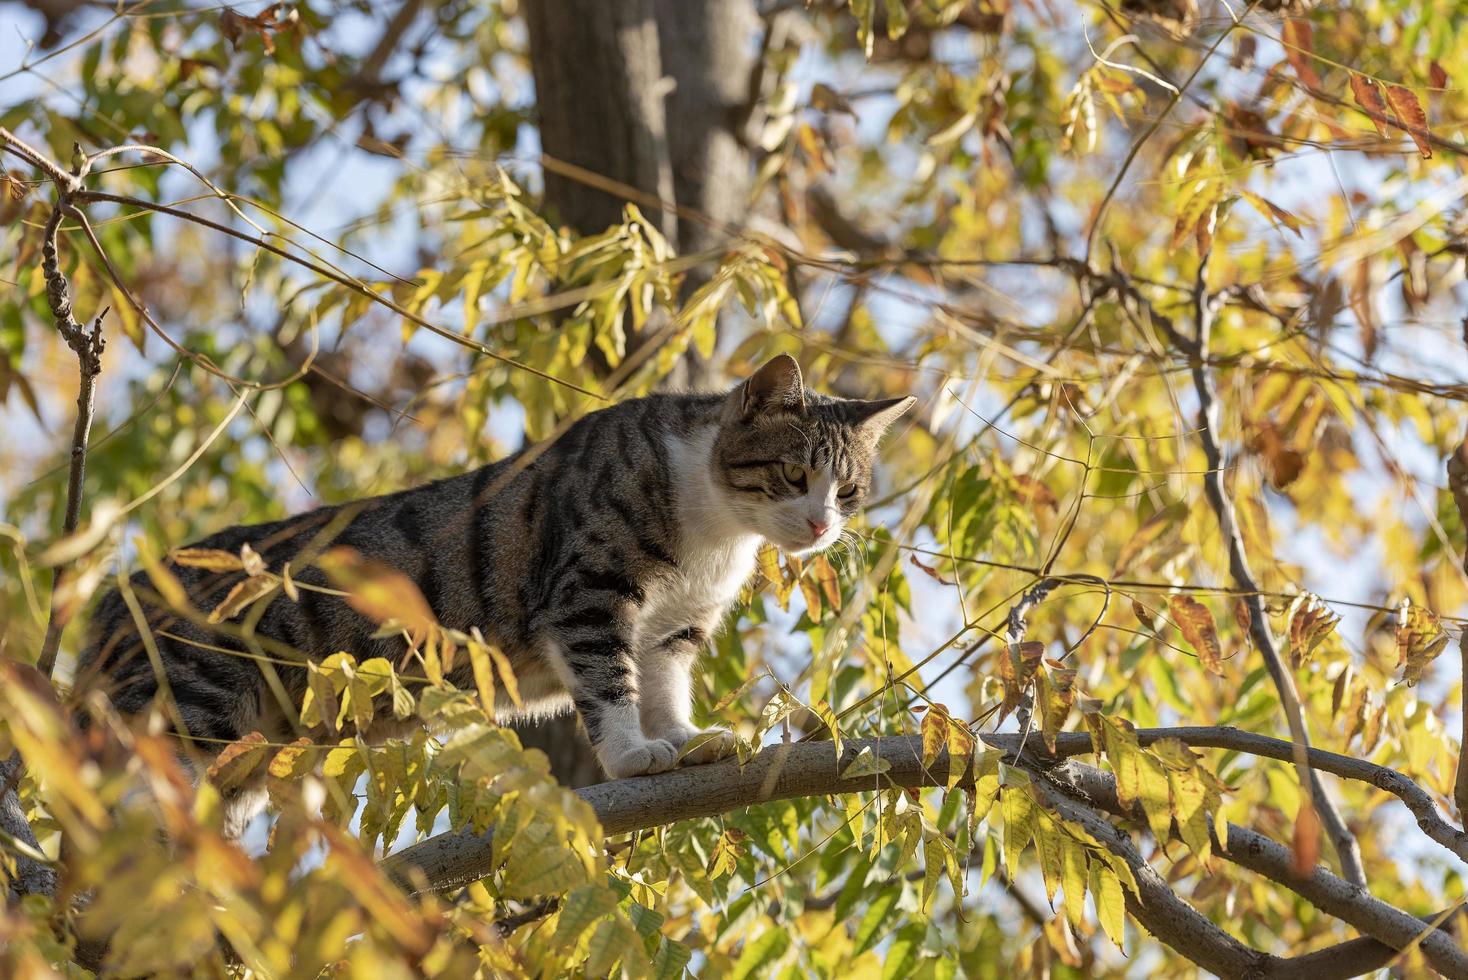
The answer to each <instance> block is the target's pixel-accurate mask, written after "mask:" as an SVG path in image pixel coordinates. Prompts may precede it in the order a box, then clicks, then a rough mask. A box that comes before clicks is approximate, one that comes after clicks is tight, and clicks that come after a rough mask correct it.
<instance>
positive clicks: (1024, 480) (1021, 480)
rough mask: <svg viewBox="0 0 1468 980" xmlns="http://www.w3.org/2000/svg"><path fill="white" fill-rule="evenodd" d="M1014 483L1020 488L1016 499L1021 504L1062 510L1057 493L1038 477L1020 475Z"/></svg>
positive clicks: (1025, 474)
mask: <svg viewBox="0 0 1468 980" xmlns="http://www.w3.org/2000/svg"><path fill="white" fill-rule="evenodd" d="M1014 482H1015V484H1016V486H1017V487H1018V491H1017V492H1016V493H1015V499H1016V500H1018V501H1019V502H1020V503H1024V504H1033V505H1034V506H1036V507H1048V508H1049V509H1050V510H1052V511H1056V510H1059V509H1060V501H1059V499H1057V498H1056V496H1055V491H1053V490H1051V489H1050V488H1049V487H1048V486H1046V485H1045V484H1044V482H1043V481H1041V480H1040V479H1038V478H1037V477H1033V476H1030V475H1029V474H1028V473H1019V474H1017V475H1016V476H1015V477H1014Z"/></svg>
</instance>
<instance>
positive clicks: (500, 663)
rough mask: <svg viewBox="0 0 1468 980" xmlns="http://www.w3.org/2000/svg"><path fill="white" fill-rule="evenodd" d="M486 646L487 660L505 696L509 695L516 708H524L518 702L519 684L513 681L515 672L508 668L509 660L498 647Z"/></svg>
mask: <svg viewBox="0 0 1468 980" xmlns="http://www.w3.org/2000/svg"><path fill="white" fill-rule="evenodd" d="M476 635H477V632H476ZM486 646H487V649H488V650H489V658H490V659H491V660H493V661H494V669H495V671H496V672H497V673H498V674H499V676H500V683H501V684H503V685H504V688H505V694H507V695H509V698H510V703H511V704H513V705H514V706H515V707H517V708H523V707H525V705H524V704H523V703H522V702H521V701H520V684H519V682H518V681H516V680H515V671H514V668H512V667H511V666H510V658H509V657H507V656H505V654H504V651H503V650H501V649H500V648H499V647H497V646H494V645H492V644H487V645H486Z"/></svg>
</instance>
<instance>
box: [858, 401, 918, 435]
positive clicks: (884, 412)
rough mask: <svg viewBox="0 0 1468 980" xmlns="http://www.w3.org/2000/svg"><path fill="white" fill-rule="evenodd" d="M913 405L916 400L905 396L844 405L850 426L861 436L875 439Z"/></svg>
mask: <svg viewBox="0 0 1468 980" xmlns="http://www.w3.org/2000/svg"><path fill="white" fill-rule="evenodd" d="M915 404H917V399H916V398H914V397H913V396H912V395H905V396H903V397H902V398H879V399H877V400H876V401H850V402H847V403H846V406H847V409H846V410H847V412H848V413H849V416H850V418H851V424H852V425H854V426H855V427H856V428H857V429H859V430H861V432H862V433H863V434H865V435H869V436H871V437H872V438H873V439H877V438H879V437H880V436H881V435H882V433H883V432H886V431H887V427H888V426H890V425H891V424H892V423H893V422H896V421H897V420H898V419H899V418H901V417H902V416H903V415H904V414H905V413H906V412H907V410H908V409H909V408H912V406H913V405H915Z"/></svg>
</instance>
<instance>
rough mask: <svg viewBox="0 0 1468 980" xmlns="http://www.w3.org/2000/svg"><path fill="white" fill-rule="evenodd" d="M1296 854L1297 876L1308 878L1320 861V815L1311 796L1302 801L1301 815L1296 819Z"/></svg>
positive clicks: (1295, 870) (1295, 866)
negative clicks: (1311, 800)
mask: <svg viewBox="0 0 1468 980" xmlns="http://www.w3.org/2000/svg"><path fill="white" fill-rule="evenodd" d="M1294 852H1295V860H1294V872H1295V874H1296V875H1297V876H1299V877H1301V878H1305V877H1308V876H1309V875H1310V873H1311V872H1312V871H1314V870H1315V865H1316V863H1317V862H1319V860H1320V815H1319V814H1317V813H1316V812H1315V804H1313V803H1312V802H1310V797H1309V796H1306V797H1304V798H1303V799H1301V800H1300V813H1299V815H1298V816H1297V817H1295V836H1294Z"/></svg>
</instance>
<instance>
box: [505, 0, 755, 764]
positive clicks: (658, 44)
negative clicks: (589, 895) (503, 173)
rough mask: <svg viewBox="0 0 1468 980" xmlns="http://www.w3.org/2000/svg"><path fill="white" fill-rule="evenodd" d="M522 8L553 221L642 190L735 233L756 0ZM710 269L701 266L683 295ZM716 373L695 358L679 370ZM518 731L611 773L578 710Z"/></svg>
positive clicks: (712, 227)
mask: <svg viewBox="0 0 1468 980" xmlns="http://www.w3.org/2000/svg"><path fill="white" fill-rule="evenodd" d="M525 16H526V22H527V24H528V26H529V31H530V63H531V70H532V72H533V74H534V76H535V88H536V101H537V104H538V108H539V112H540V141H541V149H542V151H543V153H544V155H545V157H546V160H545V166H544V173H545V207H546V210H547V211H548V212H549V215H550V217H551V218H552V220H554V221H558V222H560V223H562V224H565V225H567V226H569V227H570V228H571V229H572V230H574V231H576V232H577V233H578V234H583V235H589V234H596V233H599V232H602V231H605V230H606V228H607V227H608V226H609V225H613V224H617V223H619V222H620V221H621V220H622V207H623V205H624V203H625V202H626V200H627V198H628V197H629V196H635V197H636V198H638V200H637V201H636V203H637V204H638V206H639V208H640V209H641V210H642V211H643V213H644V214H645V215H647V217H648V218H649V219H650V220H652V221H653V222H655V223H656V224H657V225H658V226H659V228H660V229H661V230H662V232H663V233H664V234H665V235H666V236H667V237H668V238H669V239H670V240H671V241H673V242H675V243H676V244H677V246H678V249H679V251H680V252H682V253H684V254H688V253H692V252H699V251H703V250H706V249H709V248H714V247H717V246H718V244H719V243H720V242H721V241H724V240H727V237H728V232H727V229H728V227H729V226H732V225H737V224H738V223H739V217H740V215H741V214H742V213H743V211H744V209H745V205H746V201H747V197H748V193H749V170H750V157H749V152H748V149H747V147H746V145H745V143H744V141H743V139H742V136H741V134H740V127H741V124H742V121H743V119H744V117H745V115H746V112H745V107H746V105H747V103H748V100H749V96H750V88H751V79H752V78H753V77H754V74H753V73H754V68H755V64H756V61H757V57H756V51H755V47H754V43H753V42H754V39H755V35H754V32H755V29H756V26H757V23H758V18H757V17H756V14H755V10H754V6H753V3H752V0H534V2H532V3H530V4H528V5H527V6H526V11H525ZM653 200H656V201H661V202H666V203H668V204H669V205H676V211H675V208H674V207H668V208H658V207H656V206H654V205H652V204H650V203H649V202H650V201H653ZM708 275H709V270H708V269H705V268H703V267H698V268H695V269H694V270H692V271H691V272H690V273H689V274H688V277H687V279H686V280H685V282H684V284H683V293H684V295H685V296H686V295H687V294H688V293H690V292H692V290H694V289H696V288H698V286H699V285H701V284H702V283H703V282H704V281H706V280H707V277H708ZM629 340H630V342H631V343H632V344H635V343H636V339H635V338H629ZM711 374H712V371H711V369H710V366H709V365H708V364H705V363H703V361H702V360H701V359H699V358H697V357H696V355H691V356H690V358H689V359H688V360H687V361H686V362H685V364H684V367H683V370H682V371H681V372H680V376H679V378H678V379H677V380H678V381H679V382H680V383H685V384H695V385H697V384H703V383H706V382H707V381H708V380H709V378H710V376H711ZM518 731H519V733H520V737H521V740H522V741H523V742H524V743H525V744H526V745H528V746H533V747H535V748H539V749H541V750H542V751H544V752H545V753H546V754H547V755H548V756H550V759H551V768H552V771H554V772H555V773H556V776H557V778H559V779H560V780H561V781H562V782H563V783H565V784H566V785H568V786H572V787H580V786H586V785H589V784H591V783H594V782H597V781H599V780H600V778H601V773H600V770H599V769H598V767H597V765H596V762H595V760H594V759H593V757H592V754H591V747H590V745H589V744H588V743H587V741H586V738H585V735H584V734H582V733H581V731H580V728H579V726H578V725H577V724H576V720H575V719H574V718H572V717H566V718H560V719H552V720H550V721H548V722H543V723H541V724H537V725H521V726H519V727H518Z"/></svg>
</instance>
